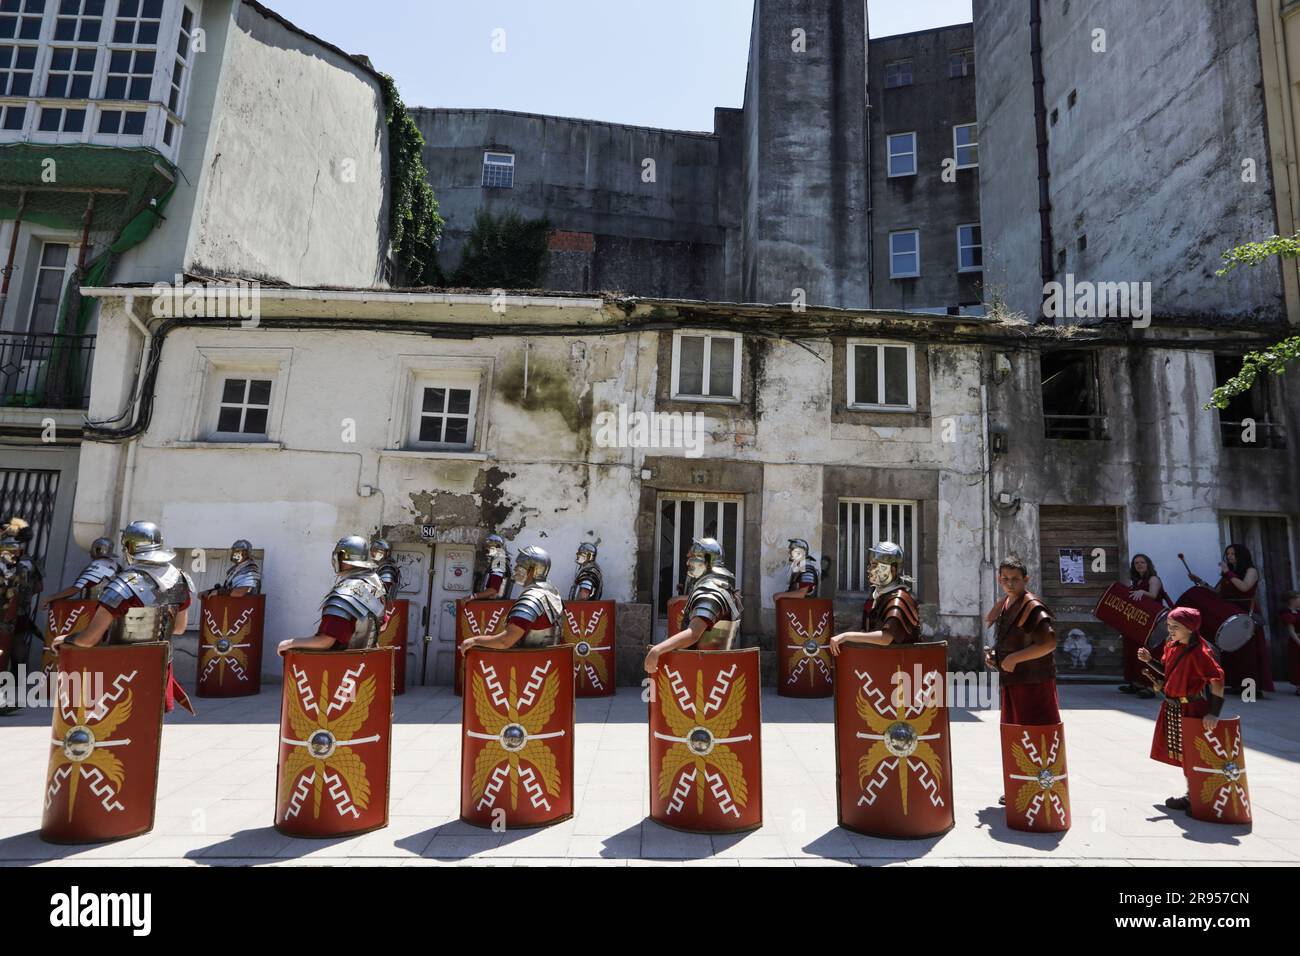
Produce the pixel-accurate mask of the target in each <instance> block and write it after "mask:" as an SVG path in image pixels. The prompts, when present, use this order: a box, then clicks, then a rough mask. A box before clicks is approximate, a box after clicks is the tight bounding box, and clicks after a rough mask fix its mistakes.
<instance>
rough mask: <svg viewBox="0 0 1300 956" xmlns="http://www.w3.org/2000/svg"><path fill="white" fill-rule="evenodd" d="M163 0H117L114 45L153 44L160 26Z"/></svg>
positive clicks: (156, 40) (155, 42) (155, 41)
mask: <svg viewBox="0 0 1300 956" xmlns="http://www.w3.org/2000/svg"><path fill="white" fill-rule="evenodd" d="M162 15H163V0H118V4H117V16H116V18H114V20H113V39H112V42H113V44H114V45H121V44H127V45H134V46H154V45H155V44H157V42H158V30H159V28H160V27H161V26H162Z"/></svg>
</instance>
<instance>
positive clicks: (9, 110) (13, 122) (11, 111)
mask: <svg viewBox="0 0 1300 956" xmlns="http://www.w3.org/2000/svg"><path fill="white" fill-rule="evenodd" d="M26 122H27V107H26V106H19V105H17V104H10V105H9V106H0V129H4V130H20V129H22V128H23V126H24V125H25V124H26Z"/></svg>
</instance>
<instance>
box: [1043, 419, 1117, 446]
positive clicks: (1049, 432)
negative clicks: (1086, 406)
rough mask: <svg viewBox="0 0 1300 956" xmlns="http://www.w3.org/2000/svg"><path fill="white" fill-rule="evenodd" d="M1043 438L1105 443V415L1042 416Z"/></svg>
mask: <svg viewBox="0 0 1300 956" xmlns="http://www.w3.org/2000/svg"><path fill="white" fill-rule="evenodd" d="M1043 436H1044V437H1045V438H1066V439H1073V440H1077V441H1105V440H1106V416H1105V415H1051V414H1044V415H1043Z"/></svg>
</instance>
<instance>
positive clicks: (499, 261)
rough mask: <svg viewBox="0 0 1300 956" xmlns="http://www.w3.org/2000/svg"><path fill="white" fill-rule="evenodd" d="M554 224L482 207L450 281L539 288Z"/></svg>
mask: <svg viewBox="0 0 1300 956" xmlns="http://www.w3.org/2000/svg"><path fill="white" fill-rule="evenodd" d="M550 231H551V224H550V222H549V220H547V219H524V218H523V217H522V216H520V215H519V214H518V213H515V212H506V213H504V214H502V215H501V216H499V217H495V216H493V215H492V214H491V213H490V212H488V211H487V210H486V209H480V210H479V212H478V214H477V215H476V216H475V217H474V226H473V228H472V229H471V230H470V233H469V237H468V238H467V239H466V240H465V249H464V252H463V253H462V255H461V260H460V266H459V267H458V268H457V269H456V273H455V275H453V276H452V279H451V284H452V285H453V286H456V287H459V288H466V289H536V288H539V287H540V286H541V284H542V283H543V282H544V281H545V279H546V267H547V264H548V261H549V255H550V252H549V238H548V237H549V236H550Z"/></svg>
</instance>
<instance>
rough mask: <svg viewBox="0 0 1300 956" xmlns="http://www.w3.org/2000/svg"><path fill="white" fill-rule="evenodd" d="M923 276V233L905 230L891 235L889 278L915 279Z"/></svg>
mask: <svg viewBox="0 0 1300 956" xmlns="http://www.w3.org/2000/svg"><path fill="white" fill-rule="evenodd" d="M920 274H921V233H920V232H918V231H917V230H915V229H904V230H901V231H899V232H891V233H890V234H889V278H891V279H915V278H916V277H917V276H919V275H920Z"/></svg>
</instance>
